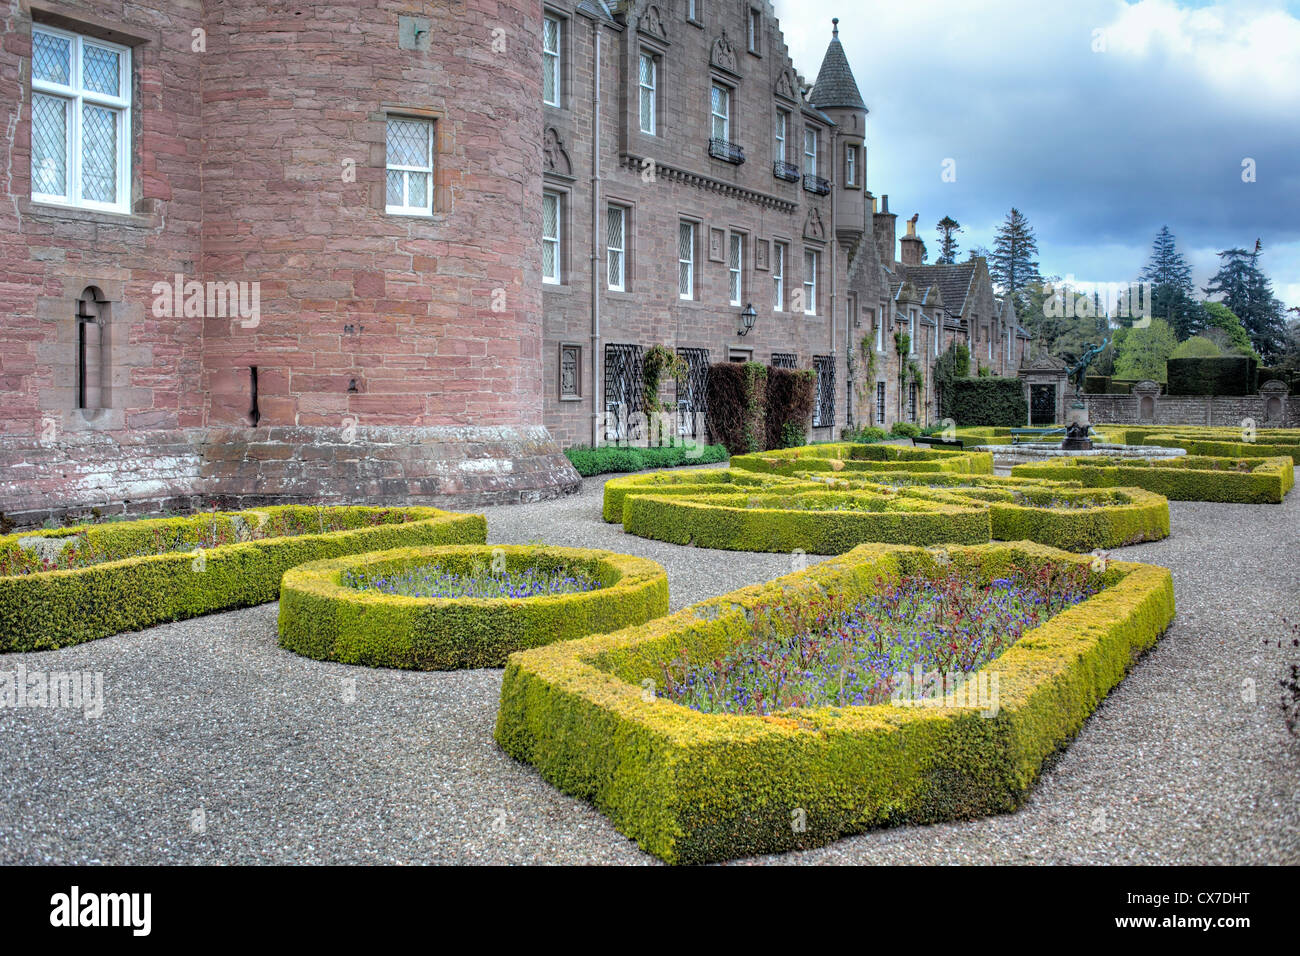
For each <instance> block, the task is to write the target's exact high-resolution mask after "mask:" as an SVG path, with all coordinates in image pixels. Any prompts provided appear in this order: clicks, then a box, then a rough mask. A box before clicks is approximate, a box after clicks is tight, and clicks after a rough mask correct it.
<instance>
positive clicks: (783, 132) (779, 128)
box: [773, 108, 790, 163]
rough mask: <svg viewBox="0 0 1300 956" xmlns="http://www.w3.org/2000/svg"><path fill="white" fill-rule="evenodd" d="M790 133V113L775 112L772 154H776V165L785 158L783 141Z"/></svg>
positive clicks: (785, 111) (781, 110)
mask: <svg viewBox="0 0 1300 956" xmlns="http://www.w3.org/2000/svg"><path fill="white" fill-rule="evenodd" d="M789 133H790V111H789V110H783V109H779V108H778V109H777V111H776V129H775V131H774V136H775V138H776V147H775V149H774V150H773V152H775V153H776V157H775V160H776V162H778V163H784V162H785V161H786V158H785V140H786V137H787V136H788V135H789Z"/></svg>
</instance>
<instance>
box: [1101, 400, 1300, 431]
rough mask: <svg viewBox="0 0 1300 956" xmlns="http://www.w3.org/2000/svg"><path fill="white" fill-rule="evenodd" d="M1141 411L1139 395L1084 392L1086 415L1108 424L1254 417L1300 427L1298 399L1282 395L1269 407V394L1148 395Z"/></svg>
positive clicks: (1232, 424)
mask: <svg viewBox="0 0 1300 956" xmlns="http://www.w3.org/2000/svg"><path fill="white" fill-rule="evenodd" d="M1151 398H1152V402H1151V405H1150V411H1149V413H1147V414H1143V412H1142V408H1141V396H1138V395H1084V396H1083V401H1084V403H1085V404H1086V405H1087V406H1088V418H1089V419H1090V420H1091V421H1092V422H1093V423H1095V424H1107V425H1222V426H1227V427H1229V428H1237V427H1239V426H1240V425H1241V423H1242V421H1243V420H1244V419H1247V418H1250V419H1253V420H1254V422H1255V424H1256V426H1257V427H1260V428H1264V427H1268V428H1300V401H1296V400H1295V399H1294V398H1293V397H1291V396H1285V395H1284V396H1281V397H1280V402H1279V404H1277V405H1275V406H1273V409H1272V410H1270V408H1269V406H1268V402H1269V399H1270V396H1262V395H1243V396H1225V395H1220V396H1199V395H1196V396H1192V395H1173V396H1171V395H1156V396H1151Z"/></svg>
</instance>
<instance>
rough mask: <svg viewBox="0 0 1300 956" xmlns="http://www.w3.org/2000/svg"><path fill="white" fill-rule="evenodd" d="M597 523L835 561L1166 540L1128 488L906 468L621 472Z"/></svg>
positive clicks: (1154, 512)
mask: <svg viewBox="0 0 1300 956" xmlns="http://www.w3.org/2000/svg"><path fill="white" fill-rule="evenodd" d="M603 516H604V518H605V520H606V521H613V522H618V521H621V522H622V524H623V529H624V530H625V531H627V532H629V533H630V534H636V535H639V536H641V537H646V538H652V539H656V540H660V541H668V542H671V543H674V544H694V545H696V546H698V547H708V548H721V549H725V550H740V551H793V550H796V549H798V550H802V551H804V552H807V553H810V554H840V553H843V552H844V551H847V550H849V549H850V548H852V547H854V546H856V545H858V544H862V543H864V542H868V541H880V542H886V543H895V544H915V545H927V544H935V543H942V542H950V543H958V544H978V543H981V542H985V541H989V540H992V539H999V540H1004V541H1021V540H1028V541H1036V542H1038V543H1040V544H1048V545H1052V546H1053V547H1060V548H1065V549H1067V550H1071V551H1089V550H1093V549H1096V548H1112V547H1120V546H1123V545H1126V544H1134V543H1136V542H1139V541H1154V540H1158V539H1160V538H1164V537H1167V536H1168V534H1169V503H1168V501H1166V500H1165V498H1163V497H1162V496H1160V495H1158V494H1153V493H1151V492H1148V491H1143V490H1141V489H1138V488H1122V489H1104V490H1100V489H1086V488H1083V487H1081V486H1080V484H1079V483H1078V482H1073V483H1068V482H1054V481H1040V480H1027V479H1023V478H1002V477H994V476H985V475H969V474H945V473H934V472H922V473H917V472H907V471H890V472H877V473H872V474H853V475H850V476H849V477H845V476H843V475H834V476H830V475H827V474H826V473H825V472H805V473H797V474H795V475H793V476H791V477H788V478H783V477H780V476H775V475H755V474H753V473H750V472H745V471H737V470H736V469H730V470H727V469H717V470H710V471H699V472H677V473H669V474H655V475H637V476H629V477H627V478H619V479H613V480H611V481H609V482H607V483H606V485H605V498H604V507H603Z"/></svg>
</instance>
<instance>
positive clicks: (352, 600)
mask: <svg viewBox="0 0 1300 956" xmlns="http://www.w3.org/2000/svg"><path fill="white" fill-rule="evenodd" d="M539 582H540V584H539ZM521 583H523V584H526V585H533V586H535V587H530V588H526V589H527V590H536V589H537V587H541V588H542V590H548V589H549V590H551V591H552V593H541V594H538V595H537V596H517V595H516V596H502V597H498V596H486V597H482V596H480V597H465V596H421V595H420V592H423V594H430V593H432V594H444V593H446V592H447V591H448V590H453V591H458V592H462V593H463V592H464V591H465V590H479V591H495V590H497V589H498V588H499V589H501V590H507V591H508V590H512V589H516V590H517V589H518V588H519V586H520V584H521ZM557 583H558V584H566V583H567V584H570V585H574V586H575V587H570V588H568V589H565V590H563V591H557V590H556V585H557ZM576 587H581V588H585V589H582V590H578V589H576ZM404 592H405V593H404ZM412 592H414V593H412ZM667 613H668V575H667V574H666V573H665V571H664V569H663V568H662V567H661V566H660V565H658V564H656V563H655V562H653V561H650V560H647V559H645V558H638V557H632V556H630V555H626V554H615V553H614V552H612V551H596V550H589V549H584V548H548V547H531V546H522V545H511V546H495V547H489V546H487V545H468V546H455V547H434V548H399V549H395V550H390V551H382V552H378V553H373V554H364V555H358V556H352V557H346V558H335V559H333V560H329V561H317V562H314V563H312V564H307V565H303V566H302V567H298V568H294V569H293V570H291V571H289V572H288V573H287V574H286V575H285V576H284V582H283V584H282V585H281V589H280V624H279V630H280V644H281V645H282V646H283V647H286V648H288V649H289V650H291V651H296V652H298V653H299V654H304V655H306V656H307V657H313V658H316V659H317V660H330V661H339V662H341V663H344V664H363V665H366V666H369V667H397V668H405V669H414V670H452V669H455V668H463V667H500V666H502V665H503V664H505V662H506V657H508V656H509V655H510V654H511V653H513V652H514V651H518V650H524V649H526V648H530V647H540V646H542V645H545V644H551V643H554V642H555V641H567V640H570V639H572V638H577V637H585V636H587V635H589V634H601V633H605V632H608V631H616V630H618V629H619V628H623V627H627V626H629V625H632V624H642V623H644V622H646V621H649V620H653V619H654V618H656V617H661V616H663V615H664V614H667Z"/></svg>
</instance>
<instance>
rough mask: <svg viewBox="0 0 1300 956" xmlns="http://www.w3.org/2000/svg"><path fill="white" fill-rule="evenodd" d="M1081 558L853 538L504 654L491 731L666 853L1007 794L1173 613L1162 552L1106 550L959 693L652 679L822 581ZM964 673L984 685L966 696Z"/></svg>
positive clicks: (770, 838)
mask: <svg viewBox="0 0 1300 956" xmlns="http://www.w3.org/2000/svg"><path fill="white" fill-rule="evenodd" d="M1091 563H1092V559H1091V558H1088V557H1086V556H1085V557H1081V556H1076V555H1071V554H1067V553H1065V552H1063V551H1056V550H1054V549H1051V548H1046V547H1043V546H1041V545H1036V544H1030V543H1027V542H1020V543H1016V544H996V545H981V546H976V547H971V548H951V549H944V550H943V551H942V552H941V553H936V552H935V551H934V550H933V549H929V550H927V549H921V548H908V547H897V546H888V545H862V546H861V547H859V548H856V549H855V550H853V551H852V552H850V553H849V554H847V555H844V556H842V557H839V558H832V559H831V560H829V561H827V562H825V563H823V564H820V565H818V566H816V567H814V568H811V569H809V570H807V571H803V572H801V573H799V574H794V575H789V576H787V577H784V578H779V579H777V580H775V581H772V582H769V583H767V584H763V585H757V586H754V587H749V588H744V589H742V590H739V591H733V592H731V593H730V594H726V595H723V596H721V597H717V598H712V599H709V600H707V601H703V602H700V603H699V604H695V605H692V606H690V607H688V608H685V609H683V610H681V611H679V612H677V613H676V614H673V615H671V616H669V617H665V618H661V619H659V620H656V621H652V622H650V623H648V624H644V625H641V626H639V627H631V628H628V629H626V630H623V631H618V632H616V633H613V634H604V635H598V636H593V637H589V638H584V639H582V640H578V641H569V642H566V643H563V644H555V645H552V646H550V647H544V648H538V649H536V650H531V651H526V652H524V653H522V654H517V655H515V656H513V657H512V658H511V659H510V662H509V663H508V664H507V666H506V671H505V675H504V677H503V680H502V686H501V705H500V709H499V711H498V714H497V723H496V732H495V736H496V740H497V743H498V744H499V745H500V746H501V748H502V749H503V750H504V751H505V752H506V753H508V754H510V755H511V756H512V757H514V758H515V759H517V760H520V761H523V762H525V763H528V764H531V765H532V766H534V767H536V768H537V770H538V771H539V772H540V773H541V774H542V776H543V777H545V778H546V779H547V780H548V781H550V782H551V783H552V784H553V785H554V786H556V787H558V788H559V789H560V790H563V791H564V792H566V793H569V794H572V795H574V796H576V797H578V798H579V799H583V800H589V801H591V802H592V803H593V804H594V805H595V806H596V808H597V809H598V810H600V811H601V812H602V813H604V814H605V815H606V816H607V817H609V819H610V821H611V822H612V823H613V824H614V826H615V827H617V828H618V829H619V831H620V832H622V833H624V834H626V835H627V836H628V837H630V838H632V839H634V840H636V841H637V843H638V844H640V846H641V847H642V848H643V849H645V850H647V851H648V852H650V853H653V854H655V855H656V856H659V857H660V858H662V859H664V860H666V861H668V862H670V863H703V862H709V861H716V860H726V859H732V858H735V857H738V856H743V855H747V854H754V853H774V852H781V851H785V850H791V849H803V848H808V847H813V846H819V845H822V844H825V843H829V842H831V841H832V840H835V839H836V838H838V837H840V836H842V835H845V834H850V833H861V832H863V831H865V830H868V829H871V828H873V827H879V826H890V825H899V824H924V823H934V822H938V821H943V820H965V819H971V818H973V817H977V816H980V815H984V814H990V813H1002V812H1006V811H1010V810H1013V809H1015V808H1016V807H1017V806H1019V805H1020V804H1021V803H1022V802H1023V800H1024V799H1025V796H1026V795H1027V794H1028V792H1029V790H1030V788H1031V787H1032V785H1033V783H1034V781H1035V780H1036V779H1037V777H1038V775H1039V772H1040V770H1041V768H1042V765H1043V762H1044V761H1045V760H1047V759H1048V758H1049V757H1050V756H1051V755H1052V754H1053V753H1054V752H1056V751H1057V750H1059V749H1060V748H1062V747H1065V746H1066V745H1067V744H1068V743H1069V741H1070V740H1071V738H1073V737H1074V735H1075V734H1077V733H1078V732H1079V729H1080V728H1081V727H1082V726H1083V723H1084V721H1085V720H1086V719H1087V717H1088V715H1089V714H1091V713H1092V711H1093V710H1094V709H1095V708H1096V707H1097V706H1098V704H1100V703H1101V701H1102V700H1103V699H1104V698H1105V697H1106V695H1107V694H1108V693H1109V692H1110V690H1111V689H1112V688H1114V687H1115V686H1116V685H1117V684H1118V683H1119V682H1120V681H1121V680H1123V678H1124V675H1125V673H1126V672H1127V671H1128V669H1129V668H1130V667H1131V666H1132V664H1133V662H1134V661H1135V660H1136V659H1137V657H1138V655H1139V654H1141V653H1142V652H1143V651H1146V650H1147V649H1149V648H1150V647H1152V646H1153V645H1154V644H1155V642H1156V640H1157V639H1158V638H1159V637H1160V635H1161V634H1162V633H1163V632H1164V630H1165V629H1166V628H1167V627H1168V626H1169V624H1170V622H1171V621H1172V620H1173V616H1174V591H1173V582H1172V579H1171V576H1170V573H1169V571H1168V570H1166V569H1165V568H1159V567H1154V566H1151V565H1145V564H1131V563H1122V562H1110V563H1109V564H1108V565H1107V567H1106V569H1105V570H1104V571H1103V572H1101V573H1098V574H1096V576H1095V577H1094V578H1092V579H1090V582H1091V583H1090V585H1089V589H1088V590H1089V591H1090V592H1091V596H1088V597H1086V599H1084V600H1081V601H1078V602H1077V603H1073V604H1072V606H1069V607H1067V608H1065V609H1064V610H1061V611H1059V612H1057V613H1055V615H1054V616H1050V617H1048V618H1047V619H1046V620H1044V621H1042V622H1041V623H1039V624H1038V625H1037V626H1034V627H1032V628H1031V629H1029V630H1026V631H1024V633H1023V634H1022V635H1021V636H1020V637H1019V639H1018V640H1014V639H1013V640H1014V643H1011V644H1010V646H1009V647H1006V648H1005V649H1003V650H1000V653H999V654H998V656H996V657H993V658H992V659H991V660H988V661H986V662H985V663H982V664H977V665H976V669H975V670H973V671H971V672H966V673H963V674H961V676H962V677H963V678H965V684H964V686H965V688H966V690H965V692H963V691H962V689H961V687H954V690H953V692H952V693H947V691H946V686H945V692H944V693H942V694H940V695H939V696H938V697H936V698H931V697H929V696H926V697H924V698H922V699H918V698H917V697H916V696H915V695H912V696H910V697H908V696H906V695H905V696H904V697H902V698H901V701H900V698H898V697H894V696H891V697H889V698H887V699H886V700H885V701H884V702H882V703H876V702H874V701H867V702H864V703H861V704H859V703H856V701H854V702H849V703H838V704H821V703H816V704H807V705H804V706H798V705H796V706H788V707H784V708H783V709H776V710H773V711H772V712H763V711H762V710H760V711H758V712H757V713H740V712H717V711H716V710H715V711H712V712H709V711H704V710H701V709H699V708H696V707H691V706H687V705H686V704H684V703H680V702H678V700H676V699H672V698H670V697H669V696H668V693H667V692H670V691H671V690H672V687H671V684H670V683H669V681H670V678H671V672H672V671H673V669H677V668H681V667H682V666H685V665H689V666H692V667H695V668H707V667H708V666H709V665H710V664H712V663H716V662H717V661H719V660H725V659H729V658H733V659H734V656H735V655H736V654H737V652H738V651H746V650H754V649H757V650H759V651H762V652H763V653H766V650H765V649H766V648H767V647H768V646H769V645H770V640H769V639H768V637H767V636H766V635H767V629H766V627H765V625H764V622H767V621H777V622H778V623H779V622H780V621H781V620H782V617H781V615H782V614H793V615H795V616H796V617H795V619H796V620H798V619H800V617H799V616H802V619H804V620H818V619H819V618H818V617H817V616H816V615H817V614H819V613H820V612H819V609H820V608H822V607H825V606H826V601H827V600H828V598H837V599H839V600H841V601H844V602H852V603H858V602H872V601H876V600H880V599H883V598H884V596H885V590H886V589H889V588H893V587H895V586H896V584H897V583H898V582H900V581H901V580H902V579H903V576H904V575H907V576H926V577H932V578H933V579H934V580H936V581H939V580H942V577H941V576H942V575H943V574H945V573H946V572H947V571H948V570H949V569H951V568H955V567H959V566H960V567H963V568H967V569H970V570H969V571H968V572H965V573H972V574H977V575H978V576H979V577H978V581H980V582H988V584H987V585H985V586H992V585H996V584H998V583H999V579H1004V578H1006V577H1008V576H1009V575H1010V576H1015V575H1025V576H1029V577H1032V576H1033V575H1039V574H1047V575H1049V578H1048V579H1047V580H1046V581H1045V582H1044V581H1043V579H1041V578H1039V579H1037V580H1038V581H1039V582H1040V583H1045V584H1046V586H1047V588H1048V590H1051V589H1052V587H1053V582H1054V581H1055V580H1057V578H1055V577H1053V575H1056V574H1058V573H1061V572H1062V570H1064V569H1069V568H1071V567H1073V568H1075V569H1076V571H1075V572H1074V573H1075V574H1076V575H1077V574H1079V573H1080V572H1082V573H1086V569H1088V568H1089V566H1090V565H1091ZM890 620H891V622H893V623H897V622H899V621H903V622H905V621H906V617H905V616H898V617H892V618H891V619H890ZM814 637H815V635H814ZM828 643H829V644H830V645H832V646H833V645H834V644H835V643H836V642H834V641H831V642H828ZM756 645H758V646H757V647H756ZM796 676H806V675H802V674H801V673H800V674H797V675H796ZM921 676H923V677H924V675H921ZM897 679H898V678H897V677H895V678H894V679H893V680H891V682H890V684H889V685H885V686H882V688H881V690H882V691H886V692H887V691H889V690H891V689H892V685H893V683H894V681H896V680H897ZM923 683H924V681H923ZM972 684H973V685H974V687H973V688H972ZM828 686H830V685H828ZM981 687H983V688H984V689H985V690H986V691H988V693H987V694H985V695H982V696H978V697H975V699H974V700H972V694H971V693H970V692H971V690H972V689H974V690H978V689H979V688H981ZM661 688H662V689H663V690H664V691H665V693H663V694H661V693H660V689H661Z"/></svg>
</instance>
